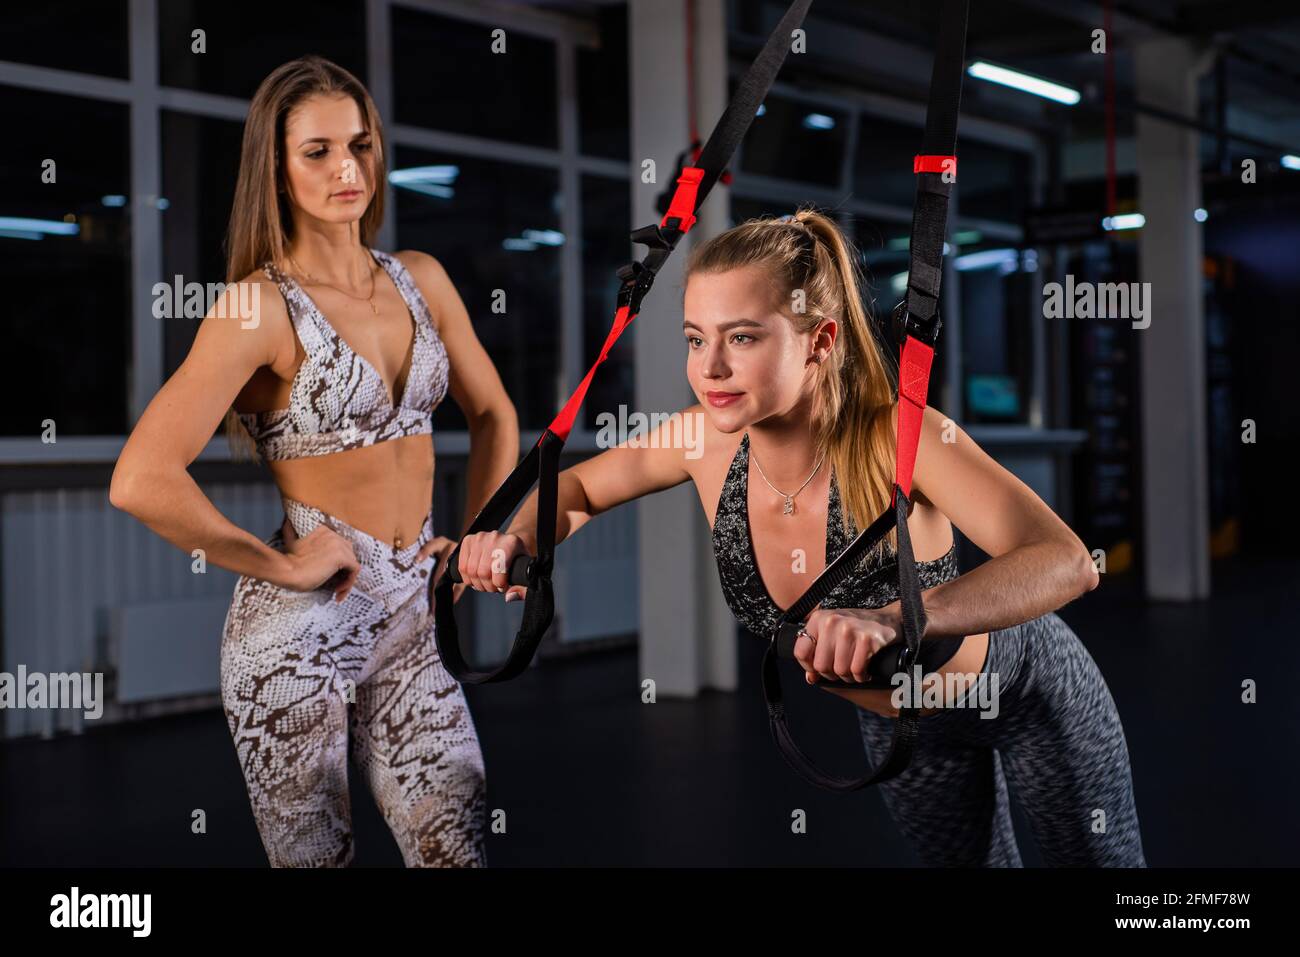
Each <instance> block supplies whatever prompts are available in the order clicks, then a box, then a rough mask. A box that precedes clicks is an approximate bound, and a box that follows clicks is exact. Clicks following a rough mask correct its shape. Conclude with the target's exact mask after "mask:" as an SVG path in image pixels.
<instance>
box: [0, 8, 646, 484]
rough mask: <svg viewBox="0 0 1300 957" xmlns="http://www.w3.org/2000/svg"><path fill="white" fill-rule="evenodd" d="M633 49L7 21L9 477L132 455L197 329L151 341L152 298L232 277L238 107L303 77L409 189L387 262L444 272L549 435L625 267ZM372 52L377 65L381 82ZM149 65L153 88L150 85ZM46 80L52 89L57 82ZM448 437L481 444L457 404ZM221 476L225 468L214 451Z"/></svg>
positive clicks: (389, 17) (214, 15)
mask: <svg viewBox="0 0 1300 957" xmlns="http://www.w3.org/2000/svg"><path fill="white" fill-rule="evenodd" d="M132 18H136V19H134V20H132ZM372 26H375V27H378V29H379V30H381V31H382V35H380V36H374V35H372V34H371V33H370V28H371V27H372ZM133 27H144V28H145V29H133ZM11 28H12V29H11ZM498 29H499V30H501V31H504V33H501V34H497V33H494V31H496V30H498ZM196 31H201V33H196ZM626 33H627V19H626V10H625V9H623V8H622V7H609V8H603V9H600V10H598V11H594V12H593V14H592V16H591V17H590V18H589V19H588V20H587V21H586V23H585V24H584V23H583V22H580V21H579V20H578V19H577V18H573V17H568V16H557V15H554V14H552V13H548V12H540V13H539V12H537V11H532V10H529V9H528V8H527V7H523V6H521V7H518V8H508V7H493V8H492V9H491V10H487V9H485V8H483V7H482V6H480V5H478V4H475V3H472V2H468V0H467V2H465V3H463V4H456V3H453V2H443V0H285V2H281V3H276V4H265V3H258V4H254V3H247V2H242V0H235V2H231V0H135V2H134V3H128V2H127V0H103V2H100V3H95V4H84V3H75V4H73V3H68V2H62V0H49V2H46V3H44V4H41V5H38V6H36V7H32V6H30V5H19V6H17V7H15V8H14V9H13V10H12V11H9V12H8V13H7V14H6V29H5V30H4V31H2V32H0V99H2V101H3V105H4V107H5V116H6V118H7V119H8V120H9V121H10V125H11V126H14V127H15V128H19V129H24V130H27V131H29V132H28V134H25V135H24V136H21V137H18V138H16V139H13V140H12V142H11V144H10V146H9V148H8V149H6V151H5V154H4V156H3V157H2V158H0V170H2V171H3V172H4V173H6V174H7V175H6V176H5V181H6V182H8V183H9V184H10V186H11V199H10V202H9V204H8V212H7V213H6V215H5V217H4V219H3V221H2V222H0V244H2V247H3V249H4V251H5V252H6V253H7V254H8V255H7V256H5V258H4V265H3V267H0V268H3V269H5V270H6V271H7V272H8V275H9V277H10V279H11V281H10V282H9V283H8V284H7V286H6V288H8V289H9V293H10V295H9V300H8V309H7V315H6V319H7V331H8V333H9V346H10V351H11V352H12V353H13V354H16V355H21V356H22V357H23V366H24V367H25V368H26V369H29V370H32V371H31V373H30V375H29V376H28V377H27V378H28V379H29V380H30V381H31V382H32V385H31V386H30V387H24V388H22V389H17V390H14V398H13V399H11V401H10V402H8V403H6V404H5V406H4V409H3V411H2V412H0V429H2V430H3V432H2V433H0V434H2V435H3V436H6V437H17V438H23V439H27V440H30V442H31V444H30V446H29V445H26V444H24V445H23V446H22V449H23V451H22V452H21V453H16V452H13V451H11V453H10V456H11V458H12V457H13V456H14V455H16V454H17V455H19V458H23V457H24V456H27V457H30V459H31V460H33V461H43V460H45V459H46V458H47V455H46V453H45V450H44V449H43V448H42V447H41V446H40V442H39V436H40V434H41V431H42V424H43V423H44V422H45V420H47V419H53V420H54V421H55V424H56V427H57V435H58V438H59V442H60V446H59V448H60V456H61V457H67V456H72V457H73V458H77V457H81V458H84V459H87V460H96V459H100V458H102V457H103V456H104V455H106V454H111V449H112V448H113V446H112V445H111V444H110V445H105V444H103V443H102V442H101V443H99V444H95V443H93V442H82V444H80V445H78V442H79V441H81V440H82V439H91V438H93V437H95V436H105V437H108V438H114V437H118V438H120V437H121V436H123V435H125V434H126V433H127V432H128V431H129V429H130V427H131V424H132V422H133V418H134V416H135V415H138V414H139V412H141V411H142V410H143V408H144V406H145V405H146V404H147V403H148V402H149V400H150V399H151V398H152V397H153V396H154V395H155V394H156V393H157V391H158V389H159V387H160V386H161V385H162V383H163V381H164V380H165V379H166V378H167V377H168V376H170V375H171V374H172V373H173V372H174V371H175V370H176V368H177V367H178V366H179V365H180V363H181V362H182V361H183V360H184V358H185V356H186V355H187V354H188V352H189V349H190V348H191V346H192V343H193V339H194V335H195V332H196V330H197V327H198V325H199V320H198V319H196V318H193V317H190V318H185V317H181V318H170V319H157V318H154V316H153V314H152V292H151V291H152V288H153V286H154V284H155V283H158V282H166V283H172V282H173V281H174V278H175V277H176V276H178V275H179V276H180V277H181V279H182V281H183V282H185V283H191V282H197V283H202V284H205V285H206V284H208V283H213V282H219V281H223V280H225V279H226V278H227V277H226V276H225V240H226V230H227V228H228V226H229V220H230V212H231V203H232V201H233V196H234V189H235V182H236V178H237V175H238V163H239V158H240V156H239V154H240V144H241V140H242V136H243V129H244V121H245V118H246V114H247V109H248V101H249V99H250V98H251V96H252V95H253V93H254V92H255V90H256V88H257V86H258V84H260V83H261V82H262V80H263V79H264V78H265V77H266V76H267V74H269V73H270V72H271V71H272V70H273V69H275V68H276V67H277V66H279V65H281V64H282V63H285V62H286V61H288V60H291V59H293V58H295V57H299V56H302V55H304V54H307V53H317V54H320V55H322V56H324V57H326V58H327V59H330V60H332V61H334V62H336V63H338V64H339V65H340V66H343V67H344V68H345V69H347V70H349V71H350V72H352V73H353V74H355V75H356V76H357V77H358V78H359V79H360V80H361V81H362V82H364V83H365V84H366V85H367V87H368V88H369V89H370V90H371V93H372V95H373V96H374V97H375V100H376V103H377V105H378V107H379V109H380V113H381V116H382V118H383V120H384V122H385V127H386V134H387V137H388V142H389V146H390V154H389V162H388V166H389V172H390V173H391V172H393V171H397V172H398V173H399V174H400V173H406V174H410V173H411V172H412V171H417V175H415V176H414V178H412V177H411V176H410V175H407V176H405V177H403V176H401V175H398V176H397V177H396V178H392V177H390V182H389V188H390V189H389V203H388V206H387V221H386V222H385V223H384V224H383V225H382V226H381V232H380V235H379V236H377V237H376V239H375V245H377V246H379V247H380V248H384V249H402V248H415V249H421V250H424V251H426V252H428V253H430V254H431V255H433V256H435V257H437V258H438V259H439V260H440V261H441V262H442V263H443V264H444V265H445V266H446V268H447V271H448V273H449V275H450V276H451V278H452V281H453V282H454V283H455V284H456V287H457V289H458V291H459V293H460V295H461V298H462V299H463V300H464V301H465V304H466V306H467V308H468V310H469V314H470V317H471V319H472V321H473V323H474V327H475V330H476V333H477V334H478V336H479V337H480V339H481V340H482V342H483V344H484V346H485V348H486V349H487V351H488V353H489V355H490V356H491V358H492V360H493V362H494V363H495V364H496V365H497V368H498V370H499V371H500V373H501V377H502V380H503V382H504V383H505V386H506V389H507V391H508V393H509V395H510V397H511V399H512V401H513V402H514V403H515V406H516V408H517V409H518V411H519V414H520V422H521V426H522V427H523V428H524V429H525V430H530V429H540V428H542V427H544V426H545V425H546V424H547V423H548V422H549V421H550V419H551V417H552V416H553V415H554V414H555V412H556V411H557V410H558V407H559V405H558V404H559V402H560V401H561V400H562V399H563V398H565V397H566V396H567V395H568V394H569V391H570V390H571V389H572V388H573V387H574V386H575V385H576V384H577V381H578V380H579V378H580V377H581V375H582V374H583V372H585V370H586V368H587V366H588V365H589V364H590V362H591V361H592V360H593V359H594V358H595V356H596V354H597V352H598V350H599V347H600V344H601V343H602V342H603V341H604V336H605V334H606V332H607V331H608V329H609V324H610V321H611V318H612V316H613V311H614V296H615V291H616V289H617V279H616V278H615V276H614V271H615V270H616V269H617V268H618V266H620V265H622V264H623V263H624V262H627V261H628V260H629V259H630V258H631V256H632V253H633V250H632V249H631V245H630V243H629V242H628V233H629V232H630V231H631V229H632V226H633V225H634V224H633V223H632V222H631V215H630V210H629V206H630V187H629V183H630V181H631V180H630V177H631V170H630V169H629V167H628V161H629V153H630V150H629V131H630V122H629V108H630V104H629V103H628V89H629V82H628V73H627V71H628V62H627V36H626ZM55 40H57V41H58V42H54V41H55ZM502 43H504V52H500V51H501V44H502ZM150 44H152V46H150ZM200 45H201V46H200ZM376 49H379V50H386V51H388V52H389V54H390V55H389V57H387V58H386V59H385V62H382V63H377V62H371V58H370V56H369V54H370V52H371V51H373V50H376ZM133 64H136V65H144V66H149V65H152V68H151V69H148V70H147V72H146V74H145V75H136V74H134V73H133V72H132V68H133ZM32 67H39V68H43V69H47V70H53V71H57V72H56V73H55V74H53V75H52V76H51V77H50V78H49V79H48V80H46V79H42V77H41V75H40V74H33V72H32V69H31V68H32ZM127 81H129V82H127ZM47 83H48V84H49V85H57V86H58V88H59V91H58V92H54V91H52V90H47V89H45V88H44V87H45V86H46V84H47ZM503 90H508V91H511V97H510V98H509V99H508V100H507V99H503V98H502V95H501V94H502V91H503ZM562 91H563V92H562ZM32 131H34V132H32ZM47 161H48V162H50V163H52V164H53V166H52V167H51V171H52V172H51V175H49V176H48V177H47V178H48V181H43V179H42V175H43V171H44V169H45V165H44V164H46V163H47ZM430 171H432V172H430ZM133 192H137V193H139V194H140V195H138V196H137V195H133ZM498 291H499V293H500V296H498ZM494 304H503V305H504V311H496V310H494ZM632 349H633V337H632V336H625V337H624V338H623V339H622V340H620V342H619V344H618V346H617V348H616V349H615V350H614V353H613V354H612V355H611V356H610V358H609V360H608V361H607V362H606V363H605V365H604V366H603V367H602V369H601V372H600V374H599V375H598V376H597V378H596V380H595V383H594V384H593V388H592V392H591V396H592V401H590V402H589V403H588V406H587V413H586V415H585V416H584V417H583V418H582V419H580V420H579V422H578V424H577V426H578V427H577V429H576V430H575V433H574V436H573V437H572V439H571V441H572V442H573V444H574V447H575V448H582V447H584V444H585V442H586V441H587V440H589V438H590V436H589V435H588V434H586V433H587V430H588V429H590V428H592V427H593V426H594V416H595V415H596V414H597V413H598V412H599V411H601V410H603V409H607V408H608V409H616V408H617V406H618V405H619V404H620V403H623V402H631V401H632V394H633V393H632V383H633V365H632ZM435 426H436V428H437V429H438V430H439V432H441V433H444V434H445V433H447V432H452V433H455V432H457V431H462V430H464V429H465V427H466V424H465V421H464V418H463V416H462V415H461V413H460V410H459V408H458V407H457V406H456V404H455V402H454V401H448V402H444V403H443V404H442V406H441V407H440V408H439V410H438V413H437V415H436V421H435ZM70 439H71V441H69V440H70ZM457 442H460V443H463V435H462V437H461V439H454V438H453V440H452V445H453V447H456V444H457ZM460 447H461V448H463V447H464V446H463V444H461V445H460ZM14 448H17V447H14ZM28 448H30V449H31V453H30V456H28V453H27V451H26V450H27V449H28ZM77 449H81V450H82V451H80V452H78V451H76V450H77ZM106 450H109V451H106ZM209 454H215V455H217V456H218V457H220V456H223V455H224V454H225V445H224V442H220V441H219V442H217V443H216V444H215V445H214V446H213V447H212V448H211V449H210V452H209ZM24 460H25V459H24Z"/></svg>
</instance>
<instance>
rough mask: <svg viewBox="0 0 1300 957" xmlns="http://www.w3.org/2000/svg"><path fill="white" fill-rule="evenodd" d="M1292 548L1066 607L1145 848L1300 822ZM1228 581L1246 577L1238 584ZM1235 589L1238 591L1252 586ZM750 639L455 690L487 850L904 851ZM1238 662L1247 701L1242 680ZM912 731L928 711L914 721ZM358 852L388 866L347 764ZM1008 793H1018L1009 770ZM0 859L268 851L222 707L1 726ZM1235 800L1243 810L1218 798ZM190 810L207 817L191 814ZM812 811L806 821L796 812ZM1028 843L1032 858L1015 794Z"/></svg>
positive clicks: (1254, 842)
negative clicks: (1186, 596) (691, 691)
mask: <svg viewBox="0 0 1300 957" xmlns="http://www.w3.org/2000/svg"><path fill="white" fill-rule="evenodd" d="M1296 566H1297V563H1296V562H1295V561H1294V560H1290V559H1273V560H1251V561H1246V560H1242V559H1238V558H1234V559H1230V560H1224V561H1220V562H1216V564H1215V566H1214V586H1215V591H1216V593H1217V597H1215V598H1213V599H1211V600H1209V601H1206V602H1204V603H1201V604H1169V605H1152V604H1149V603H1145V602H1143V601H1141V600H1139V599H1138V598H1137V597H1136V596H1135V592H1133V591H1132V590H1131V589H1126V586H1125V583H1123V582H1120V581H1118V580H1114V581H1109V582H1108V581H1103V584H1102V586H1101V587H1099V588H1098V589H1097V590H1096V591H1094V592H1091V593H1089V594H1088V595H1087V596H1085V597H1083V598H1081V599H1079V600H1078V601H1076V602H1074V603H1073V604H1071V605H1068V606H1066V607H1065V608H1064V609H1062V610H1061V612H1060V614H1061V616H1062V617H1063V618H1064V619H1065V620H1066V621H1068V622H1069V623H1070V624H1071V625H1072V626H1073V627H1074V628H1075V630H1076V631H1077V632H1078V633H1079V635H1080V636H1081V637H1082V638H1083V640H1084V643H1085V644H1086V645H1087V646H1088V648H1089V650H1090V651H1091V653H1092V655H1093V657H1094V658H1096V660H1097V662H1098V664H1099V666H1100V667H1101V670H1102V673H1103V674H1104V675H1105V676H1106V680H1107V682H1108V683H1109V685H1110V688H1111V691H1112V694H1113V695H1114V697H1115V700H1116V702H1117V704H1118V706H1119V710H1120V714H1121V716H1122V718H1123V721H1124V727H1125V732H1126V734H1127V737H1128V743H1129V751H1130V754H1131V757H1132V762H1133V773H1134V787H1135V791H1136V794H1137V801H1138V812H1139V815H1140V816H1141V821H1142V831H1143V840H1144V845H1145V850H1146V855H1147V860H1148V862H1149V864H1150V865H1151V866H1152V867H1170V866H1243V867H1260V866H1264V867H1269V866H1284V865H1288V864H1289V863H1291V862H1294V861H1295V860H1297V859H1300V830H1297V829H1296V828H1294V827H1277V826H1276V825H1277V822H1279V821H1287V820H1289V818H1290V814H1291V812H1292V810H1293V809H1294V808H1295V807H1296V806H1297V804H1300V782H1298V781H1297V777H1298V775H1297V771H1296V765H1295V761H1294V756H1295V745H1296V742H1297V740H1300V711H1298V710H1297V709H1295V708H1293V707H1291V706H1290V701H1291V697H1292V694H1293V691H1292V689H1291V688H1290V687H1289V686H1286V685H1285V684H1284V683H1283V676H1285V675H1288V674H1293V673H1295V671H1296V666H1297V665H1300V645H1298V644H1297V643H1296V641H1295V632H1294V628H1293V627H1288V622H1289V621H1290V620H1291V612H1290V610H1289V609H1288V607H1287V602H1288V601H1290V600H1291V595H1290V593H1289V589H1290V588H1293V586H1294V582H1295V581H1296V580H1297V577H1298V576H1297V571H1298V569H1297V567H1296ZM1238 596H1242V597H1238ZM1245 596H1249V597H1245ZM762 650H763V649H762V644H761V642H760V641H758V640H757V639H754V638H752V637H751V638H750V639H749V640H747V641H744V642H742V644H741V662H740V676H741V687H740V688H739V690H738V692H737V693H735V694H730V693H721V692H708V693H705V694H703V695H701V696H700V697H699V698H698V699H694V700H673V699H661V700H660V701H659V702H658V703H656V704H654V705H647V704H642V703H641V701H640V687H639V680H638V673H637V656H636V653H635V651H634V650H621V651H614V652H607V653H601V654H595V655H587V656H581V657H578V658H574V659H567V660H564V661H556V662H551V661H548V662H546V663H545V665H544V666H543V667H540V668H534V669H532V670H530V671H529V672H528V673H527V674H526V675H524V676H523V677H522V678H520V679H519V680H517V681H514V682H510V683H507V684H503V685H497V686H492V687H488V688H483V687H477V688H474V687H472V688H469V689H468V694H469V696H470V702H471V707H472V710H473V713H474V717H475V721H476V723H477V725H478V730H479V735H480V739H481V741H482V745H483V750H484V754H485V756H486V761H487V772H488V807H489V808H490V809H496V808H500V809H503V810H504V811H505V815H506V831H507V833H505V834H489V835H488V838H487V840H488V859H489V864H490V865H491V866H494V867H512V866H516V867H518V866H522V867H527V866H535V865H544V866H572V865H578V866H585V865H597V866H718V865H721V866H731V865H735V866H800V865H832V866H835V865H848V866H885V867H900V866H901V867H907V866H915V865H916V864H917V860H916V858H915V856H914V855H913V854H912V852H911V851H910V849H909V848H908V847H906V846H905V844H904V842H903V839H902V838H901V836H900V835H899V834H898V833H897V832H896V830H895V828H894V827H893V824H892V822H891V821H890V819H889V816H888V814H887V813H886V811H885V808H884V805H883V804H882V803H881V800H880V797H879V795H878V794H877V793H876V792H875V791H874V790H869V791H866V792H859V793H856V794H849V795H837V794H828V793H822V792H818V791H816V790H814V789H813V788H811V787H808V786H805V785H804V784H803V783H802V782H801V781H800V780H799V779H798V778H796V777H795V775H794V774H793V772H791V771H790V770H789V769H788V768H787V767H786V766H785V764H784V762H783V761H782V759H781V757H780V755H779V753H778V752H777V751H776V748H775V747H774V745H773V744H772V742H771V739H770V737H769V734H768V729H767V720H766V712H765V710H764V707H763V702H762V694H761V691H760V689H759V684H758V671H759V662H760V660H761V658H762ZM794 678H795V676H794V675H793V673H792V674H791V681H790V682H788V683H787V688H788V692H787V694H788V697H789V698H790V701H791V710H792V712H793V713H792V717H791V723H792V726H793V730H794V733H795V734H796V736H797V738H798V740H799V741H801V742H807V741H809V740H810V739H814V738H816V739H820V742H821V743H820V744H818V745H817V746H816V747H813V748H810V750H812V752H813V753H814V755H815V756H817V757H818V758H819V759H820V760H822V761H824V763H825V764H826V765H827V766H828V768H829V769H833V770H837V771H839V772H841V773H845V774H847V773H853V772H856V771H860V770H861V769H862V768H863V766H864V760H863V757H862V744H861V740H860V739H859V737H858V735H857V728H856V723H855V722H854V720H853V715H852V710H851V709H852V706H851V705H849V704H848V703H847V702H845V701H842V700H841V699H839V698H835V697H833V696H831V695H816V694H811V693H808V692H807V691H806V689H801V688H799V687H797V686H794V684H793V681H794ZM1247 678H1252V679H1255V680H1256V682H1257V684H1258V686H1259V687H1258V696H1259V703H1257V704H1253V705H1247V704H1238V707H1236V708H1233V707H1229V705H1231V704H1233V703H1234V702H1240V698H1241V682H1242V681H1243V680H1244V679H1247ZM922 728H923V729H924V725H923V726H922ZM352 794H353V805H354V806H353V814H354V828H355V833H356V865H357V866H380V867H383V866H398V867H400V866H401V863H402V861H401V857H400V855H399V854H398V852H397V847H396V845H395V844H394V842H393V840H392V838H391V837H390V836H389V834H388V830H387V827H386V826H385V824H384V822H383V821H382V819H381V818H380V816H379V813H378V811H377V810H376V808H375V806H374V804H373V802H372V801H371V799H370V796H369V793H368V791H367V790H366V788H365V786H364V783H363V782H362V781H361V780H360V779H359V778H357V777H356V776H355V773H354V774H353V780H352ZM1012 800H1013V805H1014V800H1015V798H1014V792H1013V797H1012ZM0 807H4V808H5V814H4V815H0V864H3V865H9V866H33V865H34V866H136V865H161V866H176V867H222V866H265V864H266V856H265V854H264V852H263V851H262V847H261V843H260V841H259V839H258V836H257V831H256V828H255V826H254V823H253V818H252V815H251V813H250V811H249V806H248V798H247V796H246V794H245V791H244V783H243V779H242V777H241V776H240V772H239V766H238V764H237V762H236V760H235V753H234V749H233V747H232V746H231V743H230V738H229V734H228V732H227V730H226V725H225V721H224V718H223V717H222V715H221V713H220V712H219V711H217V710H213V711H210V712H204V713H201V714H194V715H187V716H183V717H172V718H162V719H155V720H153V721H149V722H142V723H137V724H128V725H123V726H117V727H111V728H105V729H103V730H96V731H90V732H88V733H86V734H84V735H82V736H70V735H64V736H60V737H58V738H55V739H53V740H50V741H41V740H36V739H26V740H18V741H13V742H9V743H6V744H4V745H2V746H0ZM1245 807H1249V808H1251V809H1252V811H1251V813H1250V814H1249V815H1240V814H1233V813H1231V809H1232V808H1245ZM195 808H203V809H205V810H206V812H207V833H206V834H200V835H195V834H192V833H191V830H190V820H191V813H192V811H193V809H195ZM796 808H803V809H804V810H806V812H807V822H808V823H807V833H805V834H799V835H796V834H793V833H791V826H790V822H791V813H792V811H793V810H794V809H796ZM1015 821H1016V829H1017V833H1018V835H1019V837H1020V844H1021V854H1022V857H1023V859H1024V862H1025V864H1026V865H1027V866H1035V865H1038V864H1039V863H1040V860H1041V859H1040V858H1039V856H1038V853H1037V849H1036V848H1035V846H1034V843H1033V839H1032V836H1031V834H1030V831H1029V829H1028V826H1027V822H1026V821H1025V819H1024V817H1023V816H1022V815H1020V813H1019V812H1018V811H1016V812H1015Z"/></svg>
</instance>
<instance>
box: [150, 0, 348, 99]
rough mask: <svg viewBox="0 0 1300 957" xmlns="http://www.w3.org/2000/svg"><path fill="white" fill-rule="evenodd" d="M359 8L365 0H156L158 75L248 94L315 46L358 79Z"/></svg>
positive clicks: (194, 86) (167, 81)
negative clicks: (268, 0)
mask: <svg viewBox="0 0 1300 957" xmlns="http://www.w3.org/2000/svg"><path fill="white" fill-rule="evenodd" d="M365 7H366V5H365V2H364V0H310V2H306V0H295V2H289V3H264V2H251V0H234V2H232V0H159V2H158V78H159V82H161V83H162V85H163V86H167V87H176V88H179V89H185V90H198V91H201V92H203V93H220V94H223V95H225V96H235V97H239V98H240V99H249V98H250V97H252V95H253V93H254V92H256V90H257V87H258V85H259V84H260V83H261V82H262V80H263V79H265V78H266V75H267V74H268V73H270V72H271V71H272V70H274V69H275V68H276V67H278V66H280V64H282V63H287V62H288V61H290V60H293V59H296V58H297V57H300V56H304V55H306V54H308V53H315V54H318V55H320V56H323V57H324V58H325V59H327V60H332V61H333V62H335V63H337V64H338V65H339V66H341V67H343V68H344V69H345V70H348V71H349V72H351V73H352V74H353V75H354V76H356V77H357V78H359V79H360V80H361V81H362V82H363V83H364V82H365V79H366V48H365V38H366V31H365V16H366V10H365ZM200 31H201V32H200Z"/></svg>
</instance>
